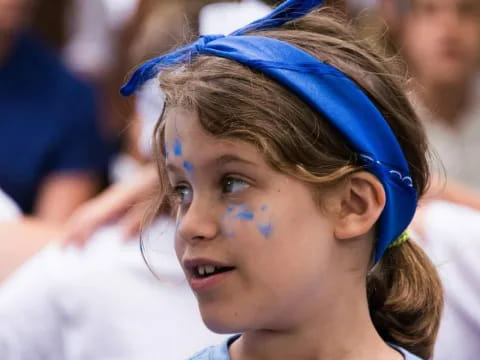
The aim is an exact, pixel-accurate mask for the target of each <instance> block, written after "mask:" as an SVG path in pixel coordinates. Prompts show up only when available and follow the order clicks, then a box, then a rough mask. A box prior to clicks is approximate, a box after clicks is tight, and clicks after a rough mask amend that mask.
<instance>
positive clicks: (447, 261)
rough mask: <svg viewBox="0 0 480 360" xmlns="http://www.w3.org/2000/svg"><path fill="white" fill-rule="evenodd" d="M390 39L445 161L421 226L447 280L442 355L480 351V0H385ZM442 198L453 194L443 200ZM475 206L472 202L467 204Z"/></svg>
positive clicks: (468, 359)
mask: <svg viewBox="0 0 480 360" xmlns="http://www.w3.org/2000/svg"><path fill="white" fill-rule="evenodd" d="M380 5H381V8H380V9H381V13H382V14H383V16H384V18H385V21H386V23H387V24H388V26H389V33H390V35H391V37H390V39H389V40H390V43H389V46H390V47H392V48H394V49H397V51H399V52H400V54H401V55H402V56H403V57H404V59H405V61H406V65H407V67H408V71H409V75H411V76H413V79H412V81H411V86H412V101H413V103H414V105H415V106H416V108H417V113H418V114H419V116H420V118H421V119H422V120H423V123H424V126H425V128H426V132H427V136H428V138H429V141H430V143H431V145H432V148H433V151H434V152H435V154H436V155H437V156H438V160H440V161H441V162H442V163H443V166H444V169H445V171H446V176H447V180H446V182H445V180H444V179H443V175H442V169H441V167H440V166H438V165H437V164H436V163H435V162H432V167H434V168H436V170H437V176H436V177H435V178H434V179H433V180H432V185H431V189H430V196H429V197H430V200H429V201H426V202H424V203H423V204H421V207H420V209H419V211H417V215H416V218H415V221H414V223H413V228H414V229H415V231H416V232H417V233H418V234H417V236H418V239H419V241H421V243H422V246H423V248H424V249H425V250H426V252H427V254H428V255H429V256H430V257H431V258H432V260H433V261H434V263H435V264H436V265H437V267H438V269H439V273H440V277H441V279H442V282H443V285H444V288H445V309H444V317H443V320H442V322H441V325H440V330H439V335H438V340H437V344H436V347H435V352H434V359H435V360H447V359H452V358H455V359H462V360H474V359H477V358H478V353H479V352H480V346H479V345H478V337H479V336H480V315H479V314H478V311H476V307H477V304H478V295H477V293H478V287H479V284H480V268H479V267H478V265H477V261H476V257H478V253H479V246H480V242H479V239H480V238H479V235H480V229H479V228H478V219H479V216H480V215H479V214H480V212H479V210H480V193H479V190H480V171H479V168H478V159H477V153H478V151H479V150H480V142H479V140H478V139H479V138H480V107H479V103H478V96H480V82H479V75H478V66H479V60H480V3H479V2H478V1H476V0H413V1H393V0H382V1H381V3H380ZM432 199H442V200H446V201H448V202H450V203H447V202H436V201H432ZM464 206H467V207H470V209H469V208H467V207H464Z"/></svg>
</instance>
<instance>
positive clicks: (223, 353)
mask: <svg viewBox="0 0 480 360" xmlns="http://www.w3.org/2000/svg"><path fill="white" fill-rule="evenodd" d="M239 337H240V336H239V335H235V336H232V337H230V338H229V339H227V340H226V341H224V342H223V343H222V344H220V345H214V346H209V347H208V348H206V349H203V350H202V351H200V352H198V353H196V354H195V355H193V356H192V357H191V358H190V359H189V360H230V355H229V353H228V347H229V346H230V345H231V344H232V343H233V342H234V341H235V340H237V339H238V338H239Z"/></svg>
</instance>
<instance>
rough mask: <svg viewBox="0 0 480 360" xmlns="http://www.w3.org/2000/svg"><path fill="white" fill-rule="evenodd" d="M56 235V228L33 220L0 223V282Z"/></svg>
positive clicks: (25, 219) (23, 219)
mask: <svg viewBox="0 0 480 360" xmlns="http://www.w3.org/2000/svg"><path fill="white" fill-rule="evenodd" d="M57 235H58V228H56V227H54V226H50V225H47V224H45V223H42V222H40V221H38V220H35V219H30V218H21V219H17V220H11V221H2V222H0V239H2V240H4V241H0V254H1V255H0V282H2V281H3V280H4V279H5V278H6V277H7V276H8V275H10V274H11V273H12V272H13V271H14V270H16V269H17V268H18V267H19V266H20V265H22V264H23V263H24V262H25V261H27V260H28V259H29V258H30V257H31V256H33V255H35V254H36V253H37V252H38V251H40V250H41V249H43V247H44V246H45V245H46V244H47V243H48V242H49V241H50V240H52V239H54V238H55V237H56V236H57Z"/></svg>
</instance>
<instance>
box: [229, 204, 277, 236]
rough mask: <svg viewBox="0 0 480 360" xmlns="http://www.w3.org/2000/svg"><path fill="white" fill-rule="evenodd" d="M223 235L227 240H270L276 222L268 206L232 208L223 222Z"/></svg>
mask: <svg viewBox="0 0 480 360" xmlns="http://www.w3.org/2000/svg"><path fill="white" fill-rule="evenodd" d="M220 223H221V230H222V235H223V236H225V237H226V238H239V239H245V238H246V239H254V240H256V239H259V240H261V239H268V238H270V236H271V235H272V234H273V233H274V228H275V227H274V222H273V220H272V214H271V213H270V212H269V210H268V205H261V206H259V207H258V206H256V207H249V206H246V205H239V206H230V207H228V208H227V210H226V212H225V214H224V215H223V216H222V218H221V220H220Z"/></svg>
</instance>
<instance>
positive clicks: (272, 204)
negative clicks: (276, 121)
mask: <svg viewBox="0 0 480 360" xmlns="http://www.w3.org/2000/svg"><path fill="white" fill-rule="evenodd" d="M165 136H166V138H165V140H166V143H167V144H172V145H170V147H169V150H170V151H169V156H168V158H167V160H166V162H167V169H168V170H167V172H168V177H169V180H170V183H171V186H172V193H173V196H174V198H175V199H176V201H177V203H178V213H177V224H178V225H177V226H178V228H177V233H176V239H175V248H176V252H177V255H178V258H179V260H180V262H181V263H182V264H183V262H184V261H185V260H186V259H194V258H199V257H201V258H207V259H209V260H213V261H219V262H222V263H223V264H227V265H229V266H233V267H235V268H234V270H233V271H231V272H229V273H227V274H226V276H225V277H224V278H223V280H222V281H221V282H219V283H218V285H217V286H215V287H212V288H209V289H205V290H203V291H197V292H196V296H197V299H198V303H199V307H200V311H201V314H202V317H203V320H204V322H205V323H206V325H207V326H208V327H209V328H210V329H212V330H213V331H216V332H220V333H237V332H240V333H243V335H242V337H241V338H240V339H239V340H237V341H235V342H234V343H233V345H231V347H230V355H231V358H232V359H233V360H244V359H249V360H254V359H263V360H269V359H279V358H284V359H285V358H292V359H293V358H295V359H339V360H340V359H341V360H347V359H356V360H359V359H360V360H362V359H369V360H371V359H378V360H380V359H383V360H385V359H392V360H393V359H397V360H398V359H401V358H402V356H401V355H400V354H399V353H398V352H396V351H394V350H392V349H391V348H390V347H389V346H388V345H386V344H385V343H384V342H383V341H382V339H381V338H380V336H379V335H378V334H377V332H376V331H375V329H374V327H373V324H372V322H371V320H370V317H369V313H368V305H367V298H366V289H365V278H366V273H367V269H368V267H369V264H370V261H371V252H372V237H373V230H372V229H373V226H374V224H375V222H376V220H377V219H378V217H379V215H380V213H381V211H382V209H383V206H384V204H385V194H384V191H383V188H382V186H381V184H380V183H379V181H378V180H377V179H376V178H375V177H374V176H372V175H370V174H368V173H366V172H359V173H356V174H355V175H353V176H352V177H351V178H350V179H349V180H348V181H347V182H346V185H345V186H342V188H339V189H337V190H335V191H332V192H329V193H328V194H327V193H326V194H325V196H324V197H323V198H322V203H323V206H322V207H321V206H319V205H318V203H317V201H315V200H314V199H313V197H312V191H311V189H310V187H308V186H307V185H306V184H304V183H303V182H300V181H298V180H296V179H294V178H292V177H290V176H287V175H285V174H281V173H278V172H276V171H274V170H273V169H271V168H270V167H269V166H268V165H267V163H266V162H265V160H264V159H263V158H262V156H261V154H260V153H259V152H258V151H257V150H256V148H255V147H254V146H253V145H251V144H249V143H245V142H242V141H239V140H226V139H225V140H222V139H215V138H213V137H211V136H210V135H208V134H207V133H206V132H205V131H204V130H203V129H202V127H201V125H200V122H199V121H198V118H197V116H196V114H195V113H192V112H188V111H186V110H183V109H179V108H176V109H170V111H169V112H168V113H167V115H166V135H165ZM175 143H177V144H178V143H180V144H181V152H180V151H176V154H177V155H175V152H174V151H173V150H174V149H173V144H175ZM199 149H201V151H199ZM177 150H178V147H177ZM185 161H188V162H189V163H190V164H191V165H192V169H193V170H192V171H187V170H186V169H185V168H184V166H183V164H184V162H185ZM238 214H243V215H242V216H237V215H238ZM249 214H250V215H251V216H247V215H249ZM225 219H227V221H226V220H225ZM257 220H260V221H267V220H268V222H269V224H270V225H271V226H272V231H271V233H269V234H268V236H265V234H264V233H262V232H261V231H259V228H258V226H257V223H256V221H257ZM183 266H184V264H183ZM184 270H185V273H186V276H187V279H189V280H191V278H192V273H191V272H190V270H189V269H187V268H185V266H184Z"/></svg>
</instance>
